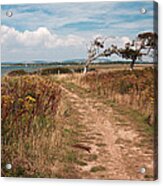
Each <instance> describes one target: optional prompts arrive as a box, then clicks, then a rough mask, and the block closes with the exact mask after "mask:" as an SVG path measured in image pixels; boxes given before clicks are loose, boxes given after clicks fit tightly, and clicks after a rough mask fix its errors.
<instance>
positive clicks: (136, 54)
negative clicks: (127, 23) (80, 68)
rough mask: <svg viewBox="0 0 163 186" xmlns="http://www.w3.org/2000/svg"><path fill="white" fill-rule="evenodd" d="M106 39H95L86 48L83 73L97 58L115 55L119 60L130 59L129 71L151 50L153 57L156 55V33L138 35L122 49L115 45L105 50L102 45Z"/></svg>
mask: <svg viewBox="0 0 163 186" xmlns="http://www.w3.org/2000/svg"><path fill="white" fill-rule="evenodd" d="M108 38H109V37H108ZM108 38H102V37H97V38H95V39H94V41H91V43H90V46H89V47H88V57H87V60H86V63H85V68H84V73H86V72H87V69H88V67H89V65H90V64H91V63H92V62H93V61H94V60H96V59H98V58H99V57H108V56H111V55H112V54H116V55H118V56H120V57H121V58H124V59H130V60H131V63H130V69H131V70H133V68H134V64H135V61H136V60H137V59H141V58H142V56H143V55H149V53H150V51H151V50H153V54H154V55H157V42H158V35H157V34H156V33H153V32H145V33H141V34H138V36H137V37H136V39H135V40H133V41H132V43H130V42H128V43H125V46H124V48H118V47H117V46H116V45H111V47H109V48H105V46H104V44H105V41H106V40H107V39H108ZM153 57H154V56H153Z"/></svg>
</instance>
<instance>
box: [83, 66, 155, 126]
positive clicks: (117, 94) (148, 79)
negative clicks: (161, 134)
mask: <svg viewBox="0 0 163 186" xmlns="http://www.w3.org/2000/svg"><path fill="white" fill-rule="evenodd" d="M154 74H156V73H155V72H154V69H153V68H146V69H144V70H134V71H133V72H131V71H129V70H125V71H122V70H119V71H112V72H103V73H90V74H87V75H86V76H84V77H83V78H82V80H81V83H84V84H86V85H87V86H88V87H89V88H90V90H91V91H92V92H95V93H96V94H98V95H100V96H103V97H104V98H108V99H111V100H112V101H115V102H117V103H119V104H122V105H125V106H128V107H131V108H132V109H136V110H138V111H140V112H141V113H143V114H145V115H146V116H147V118H148V120H149V123H150V124H151V123H153V122H154V106H155V103H156V101H157V100H155V99H156V96H155V94H156V91H157V87H155V85H156V83H155V82H154V80H155V78H154Z"/></svg>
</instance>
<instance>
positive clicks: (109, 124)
mask: <svg viewBox="0 0 163 186" xmlns="http://www.w3.org/2000/svg"><path fill="white" fill-rule="evenodd" d="M60 86H61V88H62V90H63V93H64V94H65V96H66V98H67V99H68V100H69V103H70V104H71V106H72V107H73V108H74V109H76V110H77V111H78V113H79V114H78V118H79V122H80V125H83V126H84V129H81V130H80V134H79V136H78V138H79V142H78V143H77V144H75V145H76V146H74V147H71V148H72V150H76V151H78V152H79V153H80V154H82V161H84V162H86V164H84V165H75V167H76V170H77V172H78V175H80V178H87V179H93V178H94V179H141V180H144V179H145V180H150V179H153V178H152V177H153V151H152V149H150V148H148V147H146V146H145V145H143V143H142V141H143V136H140V134H139V131H137V130H136V129H135V127H133V125H134V124H133V123H131V122H130V121H128V120H127V119H126V118H125V117H124V116H121V115H120V114H119V113H116V112H115V111H114V110H113V108H112V107H109V106H108V105H105V104H103V103H102V102H100V101H99V100H97V99H96V98H88V97H86V98H83V97H81V96H80V95H79V94H78V93H76V92H74V91H71V90H70V89H68V88H66V87H65V86H64V84H63V85H60ZM86 148H90V153H89V152H88V151H87V149H86ZM141 167H145V168H146V173H145V174H142V173H140V169H141Z"/></svg>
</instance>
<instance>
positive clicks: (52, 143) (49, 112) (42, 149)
mask: <svg viewBox="0 0 163 186" xmlns="http://www.w3.org/2000/svg"><path fill="white" fill-rule="evenodd" d="M60 94H61V90H60V88H59V87H58V85H56V84H55V83H54V82H52V81H50V80H49V79H47V78H44V79H43V78H41V77H39V76H36V75H35V76H21V77H15V76H14V77H7V76H6V77H3V78H2V159H3V162H2V175H3V176H13V177H14V176H15V177H22V176H24V177H32V176H34V175H42V174H45V173H46V176H49V175H51V170H50V168H48V167H50V165H51V164H53V163H54V161H55V157H56V153H55V151H56V150H57V148H58V147H59V145H60V142H61V141H60V135H61V134H60V132H59V129H58V126H57V123H56V121H55V117H56V114H57V109H58V105H59V102H60ZM8 162H10V163H11V164H12V167H13V169H12V171H7V170H6V169H5V164H6V163H8Z"/></svg>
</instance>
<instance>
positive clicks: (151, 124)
mask: <svg viewBox="0 0 163 186" xmlns="http://www.w3.org/2000/svg"><path fill="white" fill-rule="evenodd" d="M1 9H2V10H1V13H2V17H1V22H2V24H1V46H2V53H1V56H2V70H1V78H2V84H1V87H2V91H1V97H2V100H1V101H2V105H1V108H2V113H1V119H2V125H1V127H2V176H4V177H33V178H35V177H43V178H71V179H108V180H109V179H116V180H119V179H121V180H124V179H126V180H155V179H157V62H158V61H157V40H158V35H157V4H156V3H155V2H152V1H145V2H143V1H141V2H140V1H139V2H136V1H135V2H101V3H97V2H96V3H62V4H60V3H58V4H35V5H32V4H31V5H30V4H28V5H3V6H1Z"/></svg>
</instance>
